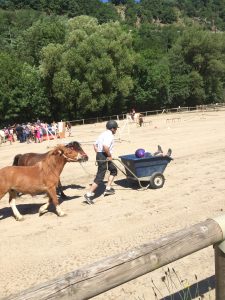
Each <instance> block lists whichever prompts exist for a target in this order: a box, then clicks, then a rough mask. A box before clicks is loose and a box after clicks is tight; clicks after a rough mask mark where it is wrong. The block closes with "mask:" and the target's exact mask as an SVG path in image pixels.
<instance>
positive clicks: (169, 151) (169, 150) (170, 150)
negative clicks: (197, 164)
mask: <svg viewBox="0 0 225 300" xmlns="http://www.w3.org/2000/svg"><path fill="white" fill-rule="evenodd" d="M171 154H172V149H170V148H169V149H168V151H167V153H166V155H167V156H171Z"/></svg>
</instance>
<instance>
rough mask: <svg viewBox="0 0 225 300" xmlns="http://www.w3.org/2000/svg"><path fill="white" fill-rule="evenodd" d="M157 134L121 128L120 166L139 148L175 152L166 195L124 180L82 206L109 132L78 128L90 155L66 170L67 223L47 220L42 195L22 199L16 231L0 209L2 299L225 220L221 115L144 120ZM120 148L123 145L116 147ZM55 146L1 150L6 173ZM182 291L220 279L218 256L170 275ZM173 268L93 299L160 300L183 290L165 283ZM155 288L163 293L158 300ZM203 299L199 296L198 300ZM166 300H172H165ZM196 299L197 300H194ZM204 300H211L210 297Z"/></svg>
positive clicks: (207, 253)
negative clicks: (18, 159)
mask: <svg viewBox="0 0 225 300" xmlns="http://www.w3.org/2000/svg"><path fill="white" fill-rule="evenodd" d="M148 120H151V121H152V123H151V124H147V125H146V126H144V127H137V126H136V124H134V123H131V124H130V125H129V127H128V125H127V126H124V123H123V121H120V129H118V132H117V135H116V138H117V139H116V143H115V152H114V157H118V156H119V155H125V154H130V153H134V152H135V150H136V149H137V148H140V147H141V148H144V149H145V150H146V151H150V152H154V151H156V149H157V145H158V144H160V145H161V146H162V148H163V149H164V150H165V152H166V151H167V149H168V148H169V147H171V148H172V150H173V154H172V157H173V158H174V160H173V161H172V162H171V163H170V164H169V165H168V166H167V168H166V170H165V172H164V175H165V178H166V182H165V185H164V187H163V188H161V189H157V190H152V189H148V190H144V191H139V190H137V189H133V188H130V187H129V186H128V185H127V181H126V177H125V176H124V174H122V173H121V172H119V174H118V176H117V178H116V180H115V183H114V185H113V187H114V188H115V190H116V194H115V195H113V196H107V197H104V196H103V195H100V196H99V197H98V198H97V200H96V203H95V205H92V206H88V205H86V204H84V203H83V201H84V198H83V195H84V194H85V192H86V191H87V189H88V187H89V183H90V182H92V179H93V177H94V175H95V172H96V166H95V153H94V150H93V146H92V144H93V142H94V141H95V139H96V138H97V136H98V135H99V133H101V132H102V130H104V128H105V123H99V124H94V125H83V126H75V127H73V131H72V137H69V138H66V139H65V140H64V141H72V140H77V141H79V142H81V144H82V147H83V149H84V150H85V152H86V153H87V154H88V155H89V161H88V162H86V163H84V164H83V167H82V166H81V165H80V164H79V163H68V164H66V166H65V168H64V170H63V172H62V174H61V181H62V184H63V185H64V187H65V190H64V192H65V193H66V194H67V195H68V196H69V199H68V200H65V201H63V202H62V204H61V206H62V208H63V210H64V211H65V212H66V214H67V216H66V217H63V218H60V217H57V215H56V214H55V213H54V212H53V211H51V212H49V213H47V214H45V215H43V216H41V217H39V215H38V209H39V207H40V205H41V204H43V203H45V200H46V199H45V198H44V196H42V195H39V196H35V197H33V198H32V197H31V196H29V195H26V196H22V197H21V198H20V199H18V200H17V208H18V209H19V211H20V212H21V214H23V215H24V217H25V220H24V221H23V222H17V221H16V220H15V219H14V218H13V215H12V211H11V208H10V207H9V205H8V195H6V196H5V197H4V198H3V199H1V201H0V235H1V243H0V253H1V256H0V266H1V272H0V299H1V298H3V297H6V296H9V295H11V294H16V293H18V292H20V291H22V290H24V289H27V288H30V287H32V286H34V285H37V284H39V283H43V282H45V281H48V280H51V279H54V278H56V277H59V276H61V275H63V274H65V273H68V272H70V271H73V270H75V269H77V268H79V267H82V266H85V265H88V264H91V263H93V262H95V261H98V260H101V259H103V258H105V257H107V256H112V255H115V254H118V253H120V252H123V251H126V250H129V249H131V248H133V247H135V246H138V245H141V244H144V243H147V242H149V241H152V240H156V239H158V238H160V237H162V236H164V235H167V234H169V233H172V232H174V231H177V230H179V229H182V228H185V227H189V226H191V225H194V224H196V223H199V222H201V221H205V220H206V219H207V218H212V217H215V216H218V215H221V214H223V213H224V210H225V199H224V190H225V184H224V181H225V164H224V157H225V138H224V128H225V112H223V111H220V112H217V111H215V112H207V113H204V114H203V113H200V112H198V113H197V112H195V113H180V114H169V115H163V114H161V115H158V116H152V117H149V118H145V121H148ZM119 138H121V141H119ZM57 143H59V140H58V141H57V142H56V141H51V142H47V141H45V142H43V143H40V144H35V143H32V144H25V143H24V144H20V143H18V142H15V143H14V144H13V145H9V143H8V142H7V143H6V144H3V145H1V146H0V155H1V160H0V167H4V166H7V165H11V164H12V161H13V157H14V156H15V155H16V154H18V153H26V152H46V151H48V149H49V148H48V146H50V147H52V146H54V145H56V144H57ZM169 267H170V268H174V269H175V270H176V272H177V274H179V277H180V278H181V280H183V283H184V285H185V286H190V285H192V284H193V283H196V282H199V281H201V280H204V279H206V278H209V277H210V276H212V275H214V251H213V247H208V248H207V249H204V250H202V251H199V252H197V253H195V254H192V255H190V256H188V257H186V258H183V259H181V260H179V261H177V262H175V263H172V264H171V265H169ZM167 268H168V266H166V267H164V268H161V269H159V270H156V271H154V272H152V273H149V274H146V275H145V276H142V277H139V278H138V279H135V280H133V281H130V282H129V283H126V284H124V285H122V286H119V287H117V288H115V289H113V290H111V291H108V292H107V293H105V294H102V295H99V296H97V297H95V298H94V299H104V300H105V299H117V300H125V299H126V300H127V299H132V300H136V299H138V300H147V299H150V300H152V299H153V300H154V299H162V298H163V297H165V296H167V295H169V294H170V293H174V292H175V291H176V290H179V289H182V286H181V283H180V282H178V280H177V279H176V278H175V277H174V282H176V284H177V289H176V288H175V286H172V285H171V287H170V288H169V290H168V288H167V287H166V285H165V283H163V282H162V280H161V277H162V276H164V274H165V272H166V271H167ZM153 288H154V289H155V291H156V293H157V297H158V298H156V296H155V295H154V292H153ZM196 296H197V295H196ZM168 299H170V298H168ZM193 299H194V298H193ZM204 299H211V300H213V299H215V295H214V290H212V291H211V292H210V293H206V294H205V298H204Z"/></svg>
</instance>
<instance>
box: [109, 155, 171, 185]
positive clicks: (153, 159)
mask: <svg viewBox="0 0 225 300" xmlns="http://www.w3.org/2000/svg"><path fill="white" fill-rule="evenodd" d="M119 158H120V159H117V158H116V159H113V162H114V161H117V162H119V163H120V164H121V165H123V167H124V168H125V172H124V171H123V170H122V169H121V168H120V167H119V166H118V164H115V165H116V167H117V168H118V169H119V170H120V171H121V172H122V173H123V174H124V175H125V176H126V177H127V180H128V182H129V183H131V184H132V183H134V182H138V184H139V187H140V188H141V189H148V188H149V187H150V188H152V189H159V188H162V187H163V185H164V183H165V177H164V175H163V172H164V170H165V169H166V167H167V165H168V163H169V162H171V160H173V158H171V157H170V156H152V155H151V154H150V153H148V152H147V153H145V157H143V158H137V157H136V156H135V155H134V154H128V155H122V156H119Z"/></svg>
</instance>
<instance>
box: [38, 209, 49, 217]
mask: <svg viewBox="0 0 225 300" xmlns="http://www.w3.org/2000/svg"><path fill="white" fill-rule="evenodd" d="M47 212H48V211H47V209H45V210H39V217H41V216H42V215H44V214H46V213H47Z"/></svg>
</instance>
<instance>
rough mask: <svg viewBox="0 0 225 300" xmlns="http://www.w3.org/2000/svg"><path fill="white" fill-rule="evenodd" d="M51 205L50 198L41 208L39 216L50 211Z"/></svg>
mask: <svg viewBox="0 0 225 300" xmlns="http://www.w3.org/2000/svg"><path fill="white" fill-rule="evenodd" d="M49 205H50V201H49V200H48V202H46V203H45V204H43V205H42V206H41V207H40V208H39V216H41V215H43V214H45V213H46V212H48V207H49Z"/></svg>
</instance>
